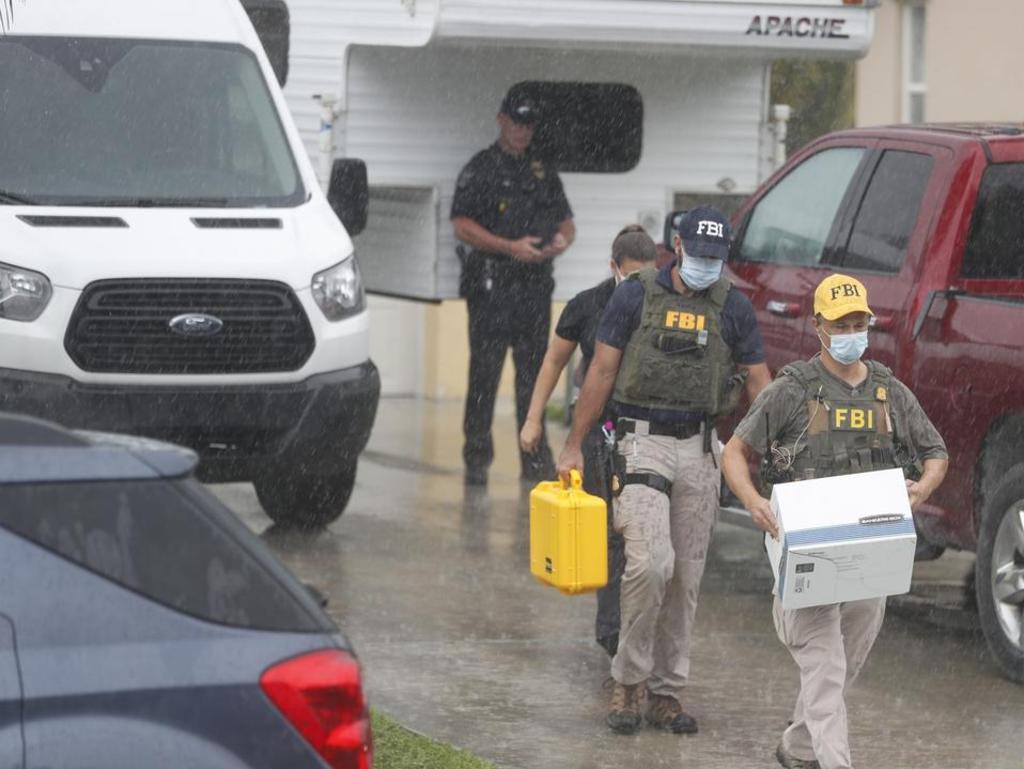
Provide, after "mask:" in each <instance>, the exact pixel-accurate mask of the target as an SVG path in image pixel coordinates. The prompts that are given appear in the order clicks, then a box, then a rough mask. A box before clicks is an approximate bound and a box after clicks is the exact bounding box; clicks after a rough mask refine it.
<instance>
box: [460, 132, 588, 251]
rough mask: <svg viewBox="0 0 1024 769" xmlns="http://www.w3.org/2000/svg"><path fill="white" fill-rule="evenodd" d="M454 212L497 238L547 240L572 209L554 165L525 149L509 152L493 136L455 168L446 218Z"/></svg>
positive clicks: (568, 216) (556, 230) (552, 235)
mask: <svg viewBox="0 0 1024 769" xmlns="http://www.w3.org/2000/svg"><path fill="white" fill-rule="evenodd" d="M458 216H465V217H468V218H469V219H472V220H473V221H474V222H476V223H477V224H479V225H480V226H482V227H484V228H486V229H488V230H490V231H491V232H493V233H494V234H495V235H498V236H499V237H502V238H509V239H511V240H518V239H519V238H522V237H525V236H527V235H535V236H537V237H540V238H543V239H544V241H545V244H546V243H547V241H550V240H551V238H553V237H554V236H555V234H556V233H557V232H558V225H560V224H561V223H562V222H563V221H565V220H566V219H568V218H570V217H571V216H572V209H571V208H570V207H569V201H568V200H566V197H565V190H564V189H563V188H562V180H561V179H559V178H558V173H557V172H556V171H555V170H554V169H552V168H548V167H547V166H546V165H545V164H544V163H543V162H542V161H540V160H535V159H532V158H531V157H530V156H529V154H526V155H510V154H508V153H507V152H504V151H503V150H502V149H501V147H500V146H499V145H498V143H497V142H495V143H494V144H492V145H491V146H490V147H488V148H487V149H485V150H481V151H480V152H478V153H477V154H476V155H474V156H473V159H472V160H470V161H469V162H468V163H467V164H466V166H465V168H463V169H462V172H461V173H460V174H459V178H458V181H457V182H456V184H455V197H454V199H453V200H452V213H451V218H452V219H454V218H456V217H458Z"/></svg>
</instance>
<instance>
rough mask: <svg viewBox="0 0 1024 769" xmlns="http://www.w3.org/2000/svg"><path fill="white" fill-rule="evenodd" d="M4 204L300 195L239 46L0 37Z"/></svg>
mask: <svg viewBox="0 0 1024 769" xmlns="http://www.w3.org/2000/svg"><path fill="white" fill-rule="evenodd" d="M0 72H2V73H3V75H2V77H0V203H3V202H5V201H6V202H25V203H38V204H46V205H125V206H211V207H217V206H224V207H252V206H289V205H297V204H298V203H301V202H302V201H304V200H305V198H306V194H305V191H304V189H303V186H302V181H301V178H300V177H299V173H298V170H297V168H296V165H295V159H294V157H293V156H292V153H291V150H290V148H289V145H288V142H287V140H286V138H285V133H284V129H283V127H282V125H281V122H280V120H279V118H278V115H277V111H276V109H275V106H274V103H273V101H272V99H271V97H270V92H269V91H268V89H267V86H266V83H265V81H264V79H263V75H262V73H261V70H260V67H259V64H258V63H257V60H256V58H255V56H253V55H252V53H251V52H249V51H248V50H247V49H245V48H243V47H242V46H238V45H227V44H215V43H202V44H197V43H189V42H163V41H150V40H114V39H97V38H61V37H6V38H5V37H0Z"/></svg>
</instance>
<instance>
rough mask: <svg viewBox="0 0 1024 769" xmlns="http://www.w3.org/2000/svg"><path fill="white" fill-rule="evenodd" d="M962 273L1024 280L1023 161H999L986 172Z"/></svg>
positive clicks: (966, 276) (982, 276) (972, 276)
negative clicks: (999, 162) (1000, 162)
mask: <svg viewBox="0 0 1024 769" xmlns="http://www.w3.org/2000/svg"><path fill="white" fill-rule="evenodd" d="M961 274H962V275H963V276H964V277H965V278H1002V279H1009V280H1021V279H1024V163H1002V164H999V165H994V166H989V168H988V169H987V170H986V171H985V175H984V176H983V177H982V180H981V187H980V188H979V189H978V203H977V206H976V207H975V209H974V219H973V221H972V222H971V233H970V235H969V236H968V239H967V250H966V252H964V264H963V268H962V270H961Z"/></svg>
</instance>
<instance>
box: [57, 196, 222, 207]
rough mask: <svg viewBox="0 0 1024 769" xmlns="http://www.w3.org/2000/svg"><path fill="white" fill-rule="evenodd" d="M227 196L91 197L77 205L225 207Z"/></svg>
mask: <svg viewBox="0 0 1024 769" xmlns="http://www.w3.org/2000/svg"><path fill="white" fill-rule="evenodd" d="M230 204H231V201H229V200H228V199H227V198H91V199H89V200H83V201H81V202H79V203H76V204H75V205H78V206H85V207H89V206H110V207H112V208H118V207H120V208H227V207H228V206H229V205H230Z"/></svg>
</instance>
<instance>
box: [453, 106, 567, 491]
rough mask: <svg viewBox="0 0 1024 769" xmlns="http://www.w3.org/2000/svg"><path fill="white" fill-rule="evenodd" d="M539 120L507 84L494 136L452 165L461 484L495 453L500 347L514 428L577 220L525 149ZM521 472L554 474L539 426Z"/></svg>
mask: <svg viewBox="0 0 1024 769" xmlns="http://www.w3.org/2000/svg"><path fill="white" fill-rule="evenodd" d="M540 119H541V114H540V110H539V108H538V106H537V104H536V103H535V102H534V101H533V100H532V99H530V98H529V97H528V96H527V95H526V94H525V93H523V92H522V91H521V90H519V89H516V88H513V89H511V90H510V91H509V93H508V94H507V95H506V96H505V99H504V100H503V101H502V104H501V111H500V113H499V114H498V125H499V127H500V129H501V133H500V136H499V138H498V141H497V142H495V143H494V144H493V145H492V146H490V147H488V148H487V149H485V150H482V151H481V152H478V153H477V154H476V155H475V156H474V157H473V158H472V159H471V160H470V161H469V163H467V164H466V166H465V167H464V168H463V169H462V172H461V173H460V174H459V177H458V181H457V182H456V187H455V196H454V199H453V201H452V210H451V220H452V225H453V227H454V230H455V237H456V238H457V239H458V240H459V241H461V242H463V243H465V244H466V245H468V246H469V248H470V250H469V252H468V253H466V254H465V257H464V258H463V264H462V278H461V281H460V294H461V296H463V297H465V299H466V304H467V308H468V310H469V346H470V358H469V390H468V392H467V395H466V412H465V418H464V420H463V432H464V433H465V437H466V442H465V445H464V447H463V452H462V454H463V460H464V462H465V465H466V476H465V480H466V483H467V484H469V485H484V484H486V483H487V471H488V468H489V467H490V464H491V462H492V460H493V459H494V445H493V442H492V440H491V423H492V421H493V419H494V402H495V398H496V397H497V393H498V383H499V380H500V378H501V368H502V365H503V364H504V361H505V351H506V350H507V349H508V348H509V347H511V348H512V360H513V363H514V364H515V367H516V377H515V389H516V417H517V424H518V425H519V427H520V428H521V427H522V426H523V422H524V421H525V419H526V412H527V409H528V407H529V401H530V394H531V392H532V391H533V385H534V382H535V381H536V379H537V372H538V371H539V369H540V365H541V360H542V358H543V357H544V351H545V349H546V348H547V340H548V334H549V332H550V330H551V295H552V292H553V291H554V287H555V283H554V278H553V277H552V272H553V268H552V262H553V260H554V259H555V257H557V256H558V255H559V254H561V253H562V252H564V251H565V250H566V249H567V248H568V247H569V245H570V244H571V243H572V240H573V238H574V237H575V234H576V228H575V225H574V224H573V220H572V209H571V208H570V207H569V202H568V200H566V197H565V191H564V190H563V188H562V181H561V179H560V178H559V177H558V173H557V172H556V171H555V170H554V169H553V168H550V167H548V166H547V165H546V163H545V162H544V161H543V160H542V159H540V158H536V157H533V156H532V155H531V154H530V143H531V142H532V140H533V133H534V129H535V127H536V125H537V122H538V121H539V120H540ZM520 459H521V464H522V477H523V479H524V480H542V479H544V478H553V477H554V460H553V458H552V455H551V448H550V446H549V445H548V442H547V438H546V437H545V436H544V435H543V434H542V435H541V438H540V440H539V441H538V442H537V444H536V447H535V449H534V450H533V451H532V452H526V451H523V452H522V453H521V458H520Z"/></svg>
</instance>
